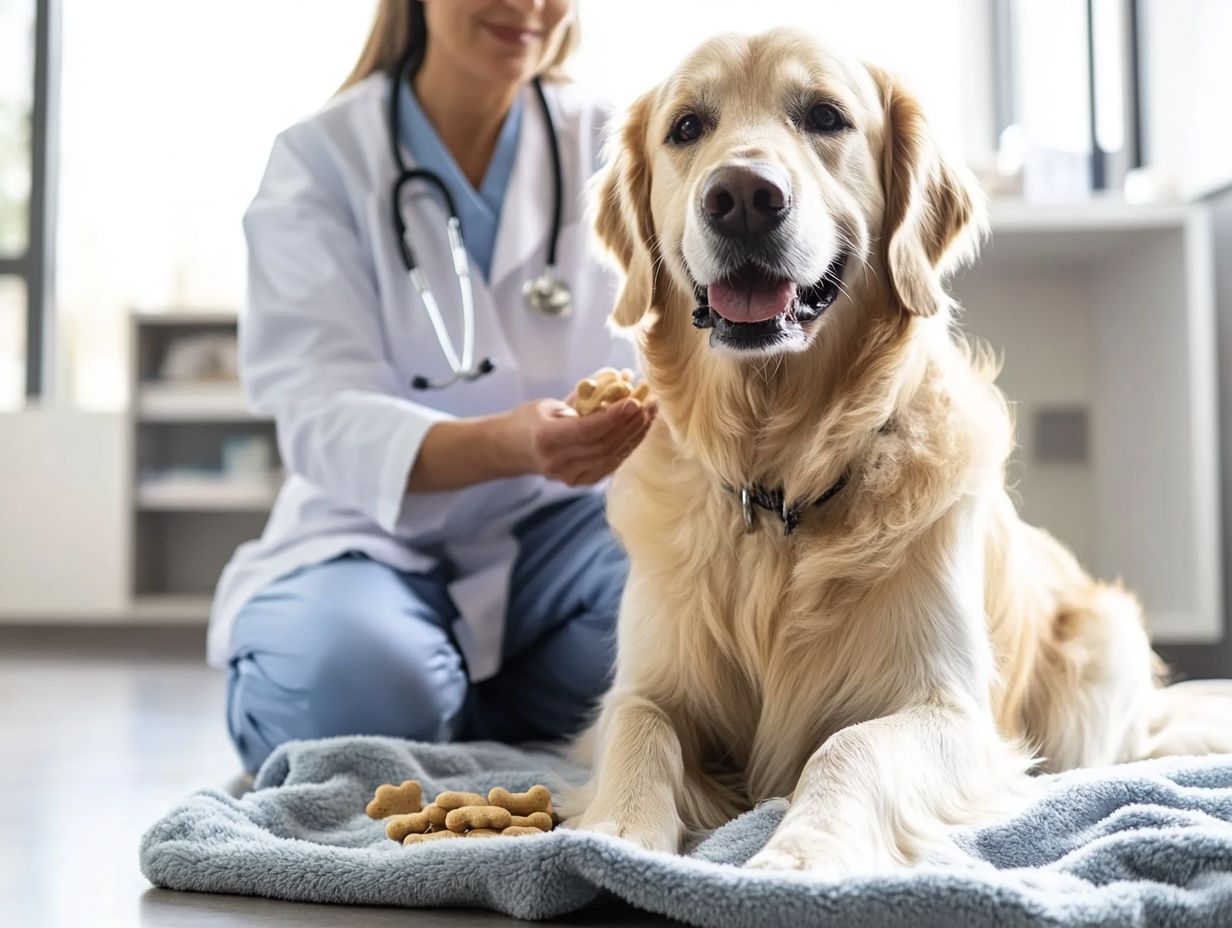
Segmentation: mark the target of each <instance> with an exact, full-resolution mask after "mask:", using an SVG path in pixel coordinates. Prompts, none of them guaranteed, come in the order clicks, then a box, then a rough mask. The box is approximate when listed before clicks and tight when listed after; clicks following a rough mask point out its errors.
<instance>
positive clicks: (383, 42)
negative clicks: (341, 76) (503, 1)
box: [338, 0, 578, 93]
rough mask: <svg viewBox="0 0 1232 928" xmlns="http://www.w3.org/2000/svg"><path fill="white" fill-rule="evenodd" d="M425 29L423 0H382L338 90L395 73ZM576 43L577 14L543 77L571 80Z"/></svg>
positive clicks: (422, 39) (567, 27) (421, 37)
mask: <svg viewBox="0 0 1232 928" xmlns="http://www.w3.org/2000/svg"><path fill="white" fill-rule="evenodd" d="M423 29H424V12H423V3H421V2H420V0H379V2H378V3H377V7H376V16H375V17H374V18H373V20H372V30H371V31H370V32H369V33H368V41H367V42H365V43H364V50H363V51H362V52H360V54H359V61H357V62H355V67H354V68H352V69H351V73H350V74H349V75H348V76H347V79H346V80H345V81H343V82H342V86H341V87H339V88H338V92H339V93H341V92H342V91H344V90H346V89H347V88H348V87H350V86H352V85H353V84H357V83H359V82H360V81H362V80H363V79H364V78H366V77H368V76H369V75H372V74H375V73H377V72H378V71H381V72H384V73H386V74H392V73H393V70H394V68H395V67H397V65H398V62H399V61H400V60H401V59H402V56H403V55H404V54H405V53H406V50H407V48H409V47H410V44H411V42H412V41H419V42H423V41H424V39H425V38H426V37H425V36H422V35H418V36H417V35H416V32H417V31H419V30H423ZM577 44H578V24H577V18H576V17H574V18H573V19H572V20H570V22H569V24H568V25H567V26H565V34H564V36H563V37H562V38H561V40H560V44H559V45H558V46H557V48H556V52H555V54H553V55H552V57H551V60H550V61H548V63H547V65H546V66H545V67H544V69H543V71H542V73H541V76H542V77H543V78H545V79H546V80H549V81H563V80H568V74H566V72H565V62H566V61H568V60H569V56H570V55H572V54H573V51H574V49H576V48H577Z"/></svg>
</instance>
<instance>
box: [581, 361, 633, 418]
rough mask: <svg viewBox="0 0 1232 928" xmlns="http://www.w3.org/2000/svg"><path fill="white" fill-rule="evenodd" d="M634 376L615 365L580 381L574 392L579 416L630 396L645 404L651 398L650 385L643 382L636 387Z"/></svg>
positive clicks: (587, 414)
mask: <svg viewBox="0 0 1232 928" xmlns="http://www.w3.org/2000/svg"><path fill="white" fill-rule="evenodd" d="M632 377H633V374H632V372H622V371H618V370H616V368H614V367H605V368H602V369H601V370H598V371H596V372H595V373H594V374H593V375H591V376H590V377H587V378H586V379H585V380H580V381H578V385H577V389H575V390H574V394H573V395H574V399H573V408H574V409H576V410H577V412H578V415H579V416H589V415H590V414H591V413H592V412H599V411H600V410H601V409H607V407H609V406H611V405H612V404H613V403H619V402H620V401H621V400H623V399H628V398H629V397H633V399H634V400H636V401H637V403H638V405H640V406H644V405H645V404H646V403H647V401H649V399H650V385H649V384H647V383H645V382H642V383H639V384H638V385H637V386H636V387H635V386H633V383H632Z"/></svg>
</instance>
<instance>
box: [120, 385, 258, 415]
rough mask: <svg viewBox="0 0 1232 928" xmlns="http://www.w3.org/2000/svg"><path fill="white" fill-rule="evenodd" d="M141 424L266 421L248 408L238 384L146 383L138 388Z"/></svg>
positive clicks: (138, 410)
mask: <svg viewBox="0 0 1232 928" xmlns="http://www.w3.org/2000/svg"><path fill="white" fill-rule="evenodd" d="M136 411H137V418H138V419H139V420H140V421H142V422H266V421H269V420H268V419H266V418H264V417H262V416H259V415H257V414H256V413H254V412H253V411H252V409H250V408H249V406H248V400H247V398H246V397H245V396H244V392H243V390H242V389H241V388H240V386H239V384H236V383H219V384H164V383H143V384H141V385H140V386H139V387H138V389H137V402H136Z"/></svg>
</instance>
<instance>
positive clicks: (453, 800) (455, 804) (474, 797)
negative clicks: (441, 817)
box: [433, 790, 488, 812]
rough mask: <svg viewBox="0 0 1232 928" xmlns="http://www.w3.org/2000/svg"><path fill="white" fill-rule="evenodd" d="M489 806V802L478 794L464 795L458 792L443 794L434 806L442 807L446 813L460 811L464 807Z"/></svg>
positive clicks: (438, 797)
mask: <svg viewBox="0 0 1232 928" xmlns="http://www.w3.org/2000/svg"><path fill="white" fill-rule="evenodd" d="M487 804H488V800H487V799H486V798H485V797H483V796H480V795H479V794H478V793H462V792H458V791H457V790H449V791H447V792H444V793H441V794H440V795H438V796H437V797H436V802H434V803H433V805H436V806H440V807H441V808H442V809H444V810H445V811H446V812H452V811H453V810H454V809H460V808H462V807H463V806H486V805H487Z"/></svg>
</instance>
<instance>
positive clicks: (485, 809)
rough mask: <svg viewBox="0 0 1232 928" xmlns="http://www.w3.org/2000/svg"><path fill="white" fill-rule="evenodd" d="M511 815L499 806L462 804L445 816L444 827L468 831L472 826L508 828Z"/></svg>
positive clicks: (511, 819) (510, 822) (511, 821)
mask: <svg viewBox="0 0 1232 928" xmlns="http://www.w3.org/2000/svg"><path fill="white" fill-rule="evenodd" d="M512 824H513V816H512V815H511V814H510V813H509V810H508V809H502V808H501V807H500V806H463V807H462V808H460V809H454V810H453V811H452V812H450V813H449V814H448V815H447V816H445V827H446V828H448V829H449V830H450V831H469V830H470V829H472V828H498V829H499V828H508V827H509V826H510V825H512Z"/></svg>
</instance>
